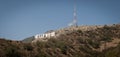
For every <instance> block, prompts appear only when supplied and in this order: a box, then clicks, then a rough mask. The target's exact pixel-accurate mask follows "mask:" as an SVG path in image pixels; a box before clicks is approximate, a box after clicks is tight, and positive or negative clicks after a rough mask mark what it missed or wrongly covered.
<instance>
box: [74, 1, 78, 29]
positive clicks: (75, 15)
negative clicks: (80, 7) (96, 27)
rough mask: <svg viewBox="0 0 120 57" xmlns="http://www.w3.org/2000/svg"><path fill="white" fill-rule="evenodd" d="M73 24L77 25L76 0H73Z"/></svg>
mask: <svg viewBox="0 0 120 57" xmlns="http://www.w3.org/2000/svg"><path fill="white" fill-rule="evenodd" d="M73 26H75V27H77V26H78V25H77V11H76V0H74V13H73Z"/></svg>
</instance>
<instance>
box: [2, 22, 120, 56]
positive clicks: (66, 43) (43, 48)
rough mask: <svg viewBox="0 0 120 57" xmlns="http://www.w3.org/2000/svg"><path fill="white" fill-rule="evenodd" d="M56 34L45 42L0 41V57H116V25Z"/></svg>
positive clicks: (119, 51)
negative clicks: (56, 35) (57, 35)
mask: <svg viewBox="0 0 120 57" xmlns="http://www.w3.org/2000/svg"><path fill="white" fill-rule="evenodd" d="M85 28H86V29H85ZM56 32H58V33H60V32H62V33H61V34H60V35H59V37H53V38H50V39H48V40H47V42H44V41H38V42H35V43H29V42H28V43H23V42H21V41H12V40H5V39H0V42H1V43H0V57H120V24H114V25H105V26H92V27H91V26H86V27H84V28H83V27H82V28H80V27H77V28H75V27H73V28H64V29H59V30H56Z"/></svg>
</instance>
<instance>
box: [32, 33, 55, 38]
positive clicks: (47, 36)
mask: <svg viewBox="0 0 120 57" xmlns="http://www.w3.org/2000/svg"><path fill="white" fill-rule="evenodd" d="M54 36H55V32H50V33H44V34H37V35H35V36H34V37H35V39H40V38H50V37H54Z"/></svg>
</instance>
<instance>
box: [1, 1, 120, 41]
mask: <svg viewBox="0 0 120 57" xmlns="http://www.w3.org/2000/svg"><path fill="white" fill-rule="evenodd" d="M73 8H74V0H0V37H2V38H6V39H10V40H23V39H25V38H27V37H30V36H33V35H36V34H42V33H44V32H46V31H48V30H56V29H60V28H64V27H67V26H68V24H69V23H71V22H72V20H73ZM76 9H77V22H78V25H79V26H81V25H104V24H117V23H120V0H76Z"/></svg>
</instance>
